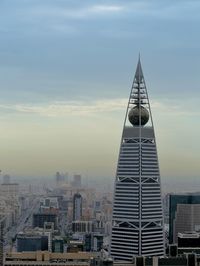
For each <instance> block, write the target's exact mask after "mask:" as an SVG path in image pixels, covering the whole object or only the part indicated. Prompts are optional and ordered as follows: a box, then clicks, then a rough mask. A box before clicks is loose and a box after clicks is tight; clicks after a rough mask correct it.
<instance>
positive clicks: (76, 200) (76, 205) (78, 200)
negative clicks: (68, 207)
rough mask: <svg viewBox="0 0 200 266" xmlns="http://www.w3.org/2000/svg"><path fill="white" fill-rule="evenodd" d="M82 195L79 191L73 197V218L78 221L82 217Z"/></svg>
mask: <svg viewBox="0 0 200 266" xmlns="http://www.w3.org/2000/svg"><path fill="white" fill-rule="evenodd" d="M82 201H83V200H82V196H81V195H80V194H79V193H76V194H74V197H73V220H74V221H80V220H81V218H82Z"/></svg>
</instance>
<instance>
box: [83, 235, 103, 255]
mask: <svg viewBox="0 0 200 266" xmlns="http://www.w3.org/2000/svg"><path fill="white" fill-rule="evenodd" d="M84 239H85V245H84V247H85V251H97V252H98V251H101V249H102V248H103V235H102V234H96V233H90V234H85V236H84Z"/></svg>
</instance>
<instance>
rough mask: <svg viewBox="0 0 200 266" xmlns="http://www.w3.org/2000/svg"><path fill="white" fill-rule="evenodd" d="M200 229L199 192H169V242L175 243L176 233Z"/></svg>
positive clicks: (176, 239)
mask: <svg viewBox="0 0 200 266" xmlns="http://www.w3.org/2000/svg"><path fill="white" fill-rule="evenodd" d="M199 230H200V194H196V193H188V194H179V195H178V194H171V195H170V198H169V243H170V244H172V243H177V241H178V233H184V232H186V231H190V232H192V231H199Z"/></svg>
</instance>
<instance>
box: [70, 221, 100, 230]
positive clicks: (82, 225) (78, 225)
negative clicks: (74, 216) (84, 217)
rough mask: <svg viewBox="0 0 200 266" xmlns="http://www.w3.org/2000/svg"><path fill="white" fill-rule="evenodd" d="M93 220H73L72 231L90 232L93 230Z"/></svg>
mask: <svg viewBox="0 0 200 266" xmlns="http://www.w3.org/2000/svg"><path fill="white" fill-rule="evenodd" d="M94 228H95V224H94V221H73V222H72V231H73V232H74V233H91V232H94Z"/></svg>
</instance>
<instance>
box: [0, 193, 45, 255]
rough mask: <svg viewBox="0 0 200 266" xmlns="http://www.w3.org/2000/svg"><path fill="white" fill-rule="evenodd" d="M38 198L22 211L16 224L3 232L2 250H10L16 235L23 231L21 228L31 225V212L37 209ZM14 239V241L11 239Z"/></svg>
mask: <svg viewBox="0 0 200 266" xmlns="http://www.w3.org/2000/svg"><path fill="white" fill-rule="evenodd" d="M39 205H40V198H39V197H36V198H34V199H33V201H32V203H31V205H30V206H29V208H28V209H27V210H26V212H25V213H22V215H21V217H20V218H19V220H18V222H17V224H16V225H14V226H12V227H11V228H10V229H9V230H8V231H7V232H6V233H5V234H4V250H5V251H10V250H11V249H12V248H13V246H14V247H15V244H14V243H13V242H14V241H15V238H16V235H17V234H18V233H19V232H21V231H23V229H24V228H25V227H27V226H31V224H32V214H33V213H35V212H37V211H38V210H39ZM13 240H14V241H13Z"/></svg>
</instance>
